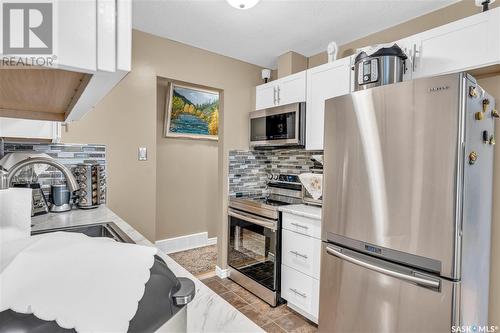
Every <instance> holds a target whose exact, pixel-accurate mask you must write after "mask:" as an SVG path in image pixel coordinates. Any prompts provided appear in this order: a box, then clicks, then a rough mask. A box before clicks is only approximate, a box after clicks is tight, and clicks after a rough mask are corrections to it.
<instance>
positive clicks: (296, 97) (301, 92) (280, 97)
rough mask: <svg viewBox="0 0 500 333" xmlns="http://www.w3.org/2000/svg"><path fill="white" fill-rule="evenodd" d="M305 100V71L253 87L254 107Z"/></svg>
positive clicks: (264, 107)
mask: <svg viewBox="0 0 500 333" xmlns="http://www.w3.org/2000/svg"><path fill="white" fill-rule="evenodd" d="M305 100H306V71H302V72H299V73H296V74H292V75H288V76H285V77H283V78H281V79H278V80H275V81H272V82H269V83H266V84H262V85H260V86H257V88H256V89H255V109H256V110H262V109H267V108H272V107H275V106H281V105H287V104H291V103H298V102H305Z"/></svg>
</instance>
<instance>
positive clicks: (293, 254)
mask: <svg viewBox="0 0 500 333" xmlns="http://www.w3.org/2000/svg"><path fill="white" fill-rule="evenodd" d="M281 253H282V262H283V264H285V265H287V266H288V267H291V268H294V269H296V270H298V271H301V272H303V273H305V274H307V275H309V276H312V277H313V278H315V279H319V268H320V265H319V262H320V257H319V256H318V253H321V240H319V239H316V238H312V237H308V236H305V235H302V234H299V233H296V232H293V231H290V230H283V247H282V250H281Z"/></svg>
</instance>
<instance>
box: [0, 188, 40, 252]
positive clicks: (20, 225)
mask: <svg viewBox="0 0 500 333" xmlns="http://www.w3.org/2000/svg"><path fill="white" fill-rule="evenodd" d="M31 193H32V190H31V189H27V188H9V189H6V190H0V251H2V249H1V247H2V246H3V244H5V243H7V242H10V241H14V240H18V239H27V238H29V237H30V235H31V197H32V194H31Z"/></svg>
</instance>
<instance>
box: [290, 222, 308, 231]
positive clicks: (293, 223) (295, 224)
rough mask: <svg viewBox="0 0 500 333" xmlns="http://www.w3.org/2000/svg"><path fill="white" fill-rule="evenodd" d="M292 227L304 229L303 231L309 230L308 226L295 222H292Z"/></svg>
mask: <svg viewBox="0 0 500 333" xmlns="http://www.w3.org/2000/svg"><path fill="white" fill-rule="evenodd" d="M292 225H293V226H296V227H297V228H302V229H305V230H307V229H309V227H308V226H306V225H302V224H298V223H295V222H292Z"/></svg>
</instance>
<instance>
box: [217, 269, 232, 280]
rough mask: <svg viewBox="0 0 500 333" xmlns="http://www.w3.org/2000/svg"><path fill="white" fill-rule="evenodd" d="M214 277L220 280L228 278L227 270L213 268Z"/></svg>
mask: <svg viewBox="0 0 500 333" xmlns="http://www.w3.org/2000/svg"><path fill="white" fill-rule="evenodd" d="M215 275H217V276H218V277H220V278H221V279H225V278H227V277H229V269H227V268H226V269H222V268H220V267H219V266H215Z"/></svg>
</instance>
